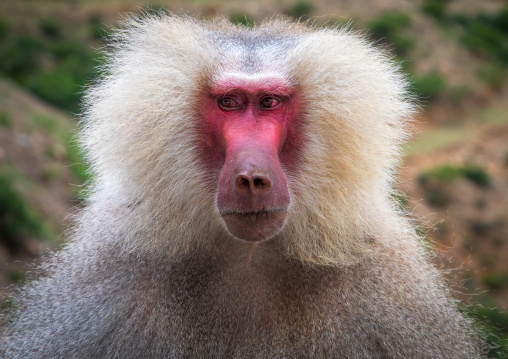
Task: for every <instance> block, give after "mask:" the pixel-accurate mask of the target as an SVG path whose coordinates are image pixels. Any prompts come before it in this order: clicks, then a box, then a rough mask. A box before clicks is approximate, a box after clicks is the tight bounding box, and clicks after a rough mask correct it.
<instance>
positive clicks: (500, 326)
mask: <svg viewBox="0 0 508 359" xmlns="http://www.w3.org/2000/svg"><path fill="white" fill-rule="evenodd" d="M478 301H479V303H480V305H477V306H473V307H469V308H467V309H466V313H467V314H468V315H469V316H470V317H472V318H473V319H475V320H476V321H477V322H478V323H482V327H483V331H484V334H485V339H486V341H487V344H488V345H489V351H488V353H487V357H488V358H507V355H508V352H507V351H506V348H508V313H506V312H504V311H501V310H500V309H499V308H497V305H496V303H495V302H494V301H493V299H491V298H490V297H488V296H486V295H482V296H480V297H479V298H478Z"/></svg>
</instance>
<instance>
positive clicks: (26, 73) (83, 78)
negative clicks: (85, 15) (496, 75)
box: [0, 19, 96, 112]
mask: <svg viewBox="0 0 508 359" xmlns="http://www.w3.org/2000/svg"><path fill="white" fill-rule="evenodd" d="M1 24H5V25H1ZM2 28H5V29H6V30H2ZM8 29H9V27H8V25H7V22H6V20H0V74H3V75H4V76H7V77H9V78H11V79H13V80H14V81H16V82H17V83H19V84H20V85H22V86H24V87H26V88H28V89H30V90H31V91H33V92H34V93H35V94H37V95H38V96H40V97H41V98H43V99H44V100H47V101H48V102H51V103H53V104H55V105H57V106H59V107H62V108H64V109H66V110H68V111H71V112H77V111H78V110H79V102H80V99H81V96H82V92H83V88H84V86H85V85H86V83H87V82H88V81H89V80H90V79H91V78H93V76H94V74H95V72H94V69H93V67H94V64H95V63H94V59H95V57H96V56H95V55H94V53H93V52H92V51H91V50H90V49H89V47H88V46H87V45H86V44H85V43H83V42H82V41H78V40H77V39H76V38H75V37H73V36H71V35H67V33H66V32H64V31H62V30H61V25H60V24H59V23H58V21H57V20H55V19H44V20H41V22H40V24H39V33H33V32H30V31H28V30H23V31H18V32H13V31H8ZM2 32H3V33H4V35H2Z"/></svg>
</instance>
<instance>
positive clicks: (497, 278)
mask: <svg viewBox="0 0 508 359" xmlns="http://www.w3.org/2000/svg"><path fill="white" fill-rule="evenodd" d="M483 284H485V286H486V287H487V288H488V289H490V290H496V291H501V290H505V289H507V288H508V272H505V273H493V274H488V275H486V276H484V277H483Z"/></svg>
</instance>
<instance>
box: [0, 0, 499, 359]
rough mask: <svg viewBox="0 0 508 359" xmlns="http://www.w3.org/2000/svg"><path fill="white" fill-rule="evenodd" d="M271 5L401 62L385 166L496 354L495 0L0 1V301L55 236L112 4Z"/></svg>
mask: <svg viewBox="0 0 508 359" xmlns="http://www.w3.org/2000/svg"><path fill="white" fill-rule="evenodd" d="M142 11H148V12H151V11H155V12H156V11H172V12H177V13H189V14H193V15H198V16H201V17H204V18H211V17H215V16H218V15H223V16H226V17H228V18H229V19H230V20H231V21H232V22H234V23H238V24H242V25H244V26H252V25H253V24H255V23H256V22H257V21H258V20H260V19H262V18H266V17H269V16H271V15H273V14H280V13H282V14H286V15H287V16H290V17H293V18H295V19H301V20H303V21H306V20H310V21H312V22H313V23H314V25H315V26H335V25H340V26H343V25H347V26H349V27H350V28H351V29H353V30H355V31H360V32H362V33H363V34H365V36H367V37H369V38H370V39H371V40H372V41H373V42H375V43H377V44H378V46H381V47H382V48H384V49H385V50H386V51H388V52H390V53H391V54H393V56H394V57H395V58H396V60H397V61H399V62H401V64H402V69H403V71H404V72H406V73H407V76H408V77H409V78H410V79H411V81H412V89H411V91H412V92H413V93H414V94H415V95H416V96H417V97H418V98H419V99H420V103H421V107H422V109H421V113H420V114H419V115H418V116H417V119H416V120H417V122H416V125H415V137H414V139H413V140H412V141H411V142H410V143H409V144H408V145H407V146H406V149H405V157H404V162H403V165H402V167H401V168H400V171H399V178H398V182H399V187H400V190H401V194H400V196H399V197H397V198H396V200H397V201H398V202H399V203H400V205H401V206H403V207H405V208H407V209H408V211H409V213H410V214H411V215H412V216H413V217H414V218H415V221H416V223H417V224H418V231H420V232H421V234H422V235H423V236H424V237H425V238H426V239H425V240H426V241H427V244H428V247H429V248H432V249H433V250H434V251H435V252H436V253H437V255H436V259H435V261H436V264H437V265H438V266H439V267H441V268H443V269H445V270H446V273H447V278H448V279H449V280H450V282H451V283H452V285H453V286H454V288H455V289H456V290H457V291H456V293H455V296H456V297H457V298H458V299H461V300H464V302H463V303H462V304H461V306H462V308H463V309H464V311H466V312H467V313H468V315H470V316H472V317H474V318H475V319H476V320H478V321H479V322H480V323H482V325H483V326H485V328H486V331H487V332H488V333H489V341H490V342H491V343H492V344H493V348H492V350H491V351H490V353H489V355H490V356H491V357H494V358H508V354H506V353H505V352H504V351H503V349H502V348H503V347H505V348H506V347H508V312H507V307H508V3H507V2H506V1H503V0H484V1H475V0H448V1H440V0H413V1H403V0H369V1H361V2H360V1H354V0H314V1H311V0H271V1H269V0H244V1H241V2H233V1H218V0H190V1H182V0H172V1H170V0H167V1H164V0H160V1H155V0H154V2H153V3H148V2H146V1H134V0H132V1H129V0H124V1H120V0H100V1H99V0H87V1H85V0H61V1H58V0H52V1H51V0H37V1H36V0H32V1H30V0H2V1H1V2H0V301H1V303H3V304H2V305H3V306H8V305H10V302H9V299H8V294H9V293H10V292H12V288H13V285H14V284H19V283H23V282H24V281H25V280H26V276H27V271H29V270H30V269H31V268H33V266H34V263H37V261H38V259H39V258H40V255H41V254H44V253H47V252H48V251H49V250H50V249H54V248H58V247H60V246H61V245H62V244H63V243H64V242H65V235H64V234H63V233H64V231H65V229H66V228H67V227H68V226H69V220H68V217H67V215H68V214H69V213H75V212H76V211H77V210H79V207H80V206H81V200H80V198H82V193H83V191H86V188H85V187H84V186H83V183H85V182H86V179H87V172H86V170H87V168H86V165H85V164H84V163H83V160H82V156H81V153H80V151H79V149H78V147H77V146H76V142H75V140H74V131H75V128H76V119H77V117H78V116H77V114H78V113H79V103H80V100H81V97H82V93H83V90H84V87H85V86H86V84H87V83H88V82H89V81H90V80H91V79H93V78H94V76H96V69H95V67H96V66H97V65H98V64H99V63H100V60H101V54H100V46H101V39H103V38H104V37H107V35H108V33H109V32H111V31H112V30H111V29H112V28H114V27H118V26H121V24H120V23H119V22H120V21H121V19H122V17H124V16H125V14H126V13H134V14H139V13H141V12H142Z"/></svg>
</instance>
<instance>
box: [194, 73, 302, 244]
mask: <svg viewBox="0 0 508 359" xmlns="http://www.w3.org/2000/svg"><path fill="white" fill-rule="evenodd" d="M205 97H206V99H205V101H204V102H203V109H202V111H203V117H204V121H205V125H204V129H203V135H204V143H205V147H206V148H205V151H207V153H206V157H207V158H209V162H212V163H210V165H211V166H212V167H215V168H216V166H219V167H220V174H219V179H218V193H217V206H218V209H219V211H220V214H221V216H222V218H223V219H224V222H225V223H226V227H227V228H228V230H229V232H230V233H231V234H232V235H233V236H235V237H237V238H239V239H242V240H246V241H262V240H266V239H269V238H271V237H273V236H274V235H275V234H277V233H278V232H279V231H280V230H281V229H282V227H283V225H284V222H285V220H286V212H287V209H288V206H289V202H290V198H289V191H288V187H287V182H286V176H285V174H284V171H283V165H284V164H283V163H281V162H282V161H281V159H285V158H289V157H291V156H288V154H287V153H286V152H287V147H288V146H287V143H288V139H289V137H290V135H291V134H292V133H293V132H294V131H293V128H292V125H293V124H294V119H295V117H296V115H297V109H298V106H297V104H298V101H297V98H296V96H295V95H294V93H293V91H292V90H291V88H290V86H289V84H288V83H287V82H286V81H284V80H283V79H281V78H280V77H277V76H272V75H267V76H259V75H253V76H250V75H229V76H226V77H225V78H223V79H221V80H220V81H218V82H217V83H216V84H215V85H214V86H213V87H212V88H211V89H210V90H209V93H208V94H206V96H205ZM289 147H292V146H289ZM284 167H285V166H284Z"/></svg>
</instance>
